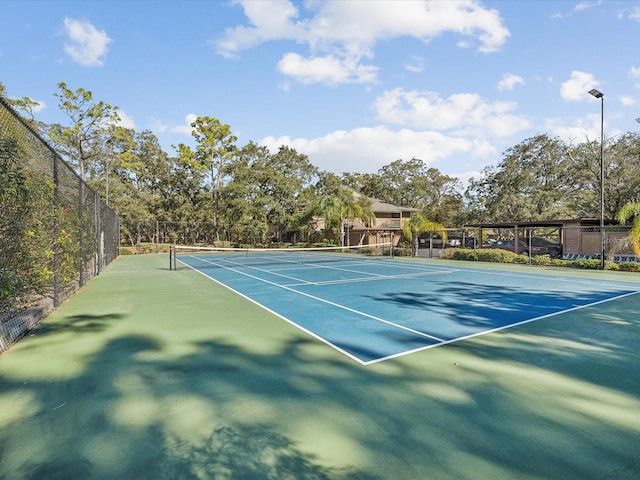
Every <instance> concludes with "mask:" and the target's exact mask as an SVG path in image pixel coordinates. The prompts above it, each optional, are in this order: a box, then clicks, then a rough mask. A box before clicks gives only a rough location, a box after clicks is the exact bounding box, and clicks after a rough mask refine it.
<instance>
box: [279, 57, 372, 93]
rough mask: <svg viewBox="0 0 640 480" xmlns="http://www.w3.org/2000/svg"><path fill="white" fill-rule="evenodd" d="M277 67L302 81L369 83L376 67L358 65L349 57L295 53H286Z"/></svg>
mask: <svg viewBox="0 0 640 480" xmlns="http://www.w3.org/2000/svg"><path fill="white" fill-rule="evenodd" d="M278 69H279V70H280V71H281V72H282V73H284V74H285V75H288V76H290V77H293V78H296V79H298V80H299V81H300V82H302V83H326V84H329V85H337V84H339V83H370V82H373V81H375V78H376V72H377V70H378V69H377V67H372V66H366V65H359V64H357V63H355V62H353V61H352V60H349V59H340V58H336V57H334V56H332V55H329V56H326V57H311V58H303V57H301V56H300V55H298V54H296V53H288V54H286V55H285V56H284V57H283V58H282V60H280V62H279V63H278Z"/></svg>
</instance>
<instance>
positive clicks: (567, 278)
mask: <svg viewBox="0 0 640 480" xmlns="http://www.w3.org/2000/svg"><path fill="white" fill-rule="evenodd" d="M192 258H196V259H198V260H201V261H204V262H206V263H210V264H212V265H217V266H219V267H221V268H224V269H227V270H230V271H233V272H235V273H239V274H241V275H246V276H248V277H250V278H254V279H257V280H259V281H261V282H265V283H268V284H271V285H274V286H276V287H280V288H283V289H286V290H289V291H291V292H293V293H297V294H299V295H303V296H306V297H310V298H313V299H316V300H318V301H321V302H324V303H328V304H330V305H333V306H336V307H338V308H343V309H345V310H348V311H351V312H353V313H356V314H360V315H363V316H365V317H369V318H371V319H373V320H376V321H380V322H383V323H386V324H389V325H391V326H395V327H397V328H400V329H403V330H407V331H410V332H412V333H415V334H417V335H419V336H423V337H426V338H430V339H433V340H436V341H437V342H438V343H434V344H429V345H425V346H423V347H418V348H415V349H412V350H407V351H403V352H398V353H396V354H393V355H388V356H386V357H380V358H376V359H374V360H370V361H368V362H367V361H363V360H361V359H360V358H358V357H357V356H355V355H353V354H351V353H349V352H348V351H346V350H344V349H342V348H340V347H339V346H337V345H335V344H333V343H331V342H330V341H328V340H327V339H326V338H324V337H321V336H319V335H318V334H316V333H314V332H312V331H310V330H307V329H306V328H304V327H303V326H301V325H299V324H297V323H296V322H293V321H291V320H290V319H288V318H286V317H284V316H283V315H281V314H279V313H277V312H275V311H273V310H271V309H269V308H268V307H266V306H264V305H262V304H261V303H259V302H257V301H255V300H254V299H252V298H251V297H248V296H246V295H244V294H242V293H240V292H238V291H237V290H235V289H233V288H231V287H229V286H228V285H226V284H224V283H222V282H220V281H218V280H216V279H215V278H213V277H210V276H208V275H207V274H206V273H204V272H202V271H200V270H199V269H197V268H195V267H192V266H191V265H188V264H185V263H184V262H181V263H183V264H185V265H187V266H188V267H189V268H191V269H192V270H195V271H196V272H198V273H200V274H201V275H203V276H205V277H207V278H208V279H210V280H213V281H214V282H216V283H218V284H219V285H221V286H223V287H225V288H227V289H228V290H230V291H232V292H234V293H236V294H238V295H240V296H242V297H244V298H246V299H247V300H249V301H250V302H252V303H254V304H255V305H258V306H259V307H261V308H263V309H264V310H266V311H268V312H270V313H272V314H274V315H276V316H277V317H279V318H281V319H283V320H285V321H286V322H287V323H289V324H291V325H293V326H294V327H296V328H298V329H299V330H301V331H304V332H305V333H307V334H308V335H311V336H312V337H314V338H316V339H317V340H319V341H321V342H322V343H324V344H326V345H328V346H330V347H332V348H333V349H335V350H337V351H339V352H340V353H342V354H343V355H345V356H347V357H349V358H351V359H352V360H354V361H356V362H358V363H359V364H361V365H364V366H367V365H372V364H375V363H379V362H383V361H385V360H390V359H393V358H399V357H402V356H405V355H409V354H412V353H416V352H419V351H423V350H427V349H430V348H435V347H439V346H442V345H447V344H450V343H455V342H459V341H462V340H468V339H471V338H474V337H478V336H481V335H485V334H488V333H495V332H498V331H501V330H505V329H508V328H512V327H517V326H520V325H524V324H527V323H531V322H535V321H538V320H542V319H545V318H549V317H553V316H556V315H561V314H564V313H568V312H572V311H575V310H580V309H584V308H587V307H592V306H595V305H599V304H602V303H606V302H610V301H614V300H618V299H620V298H625V297H628V296H632V295H637V294H640V290H639V291H633V292H629V293H625V294H621V295H618V296H615V297H612V298H606V299H603V300H599V301H596V302H592V303H589V304H585V305H578V306H575V307H572V308H569V309H565V310H560V311H557V312H553V313H549V314H546V315H541V316H538V317H535V318H531V319H527V320H522V321H520V322H516V323H512V324H508V325H503V326H501V327H496V328H493V329H490V330H483V331H480V332H476V333H472V334H469V335H465V336H462V337H457V338H452V339H449V340H445V339H441V338H438V337H435V336H432V335H428V334H425V333H422V332H418V331H415V330H413V329H410V328H407V327H403V326H402V325H398V324H396V323H393V322H390V321H388V320H384V319H381V318H377V317H374V316H372V315H368V314H366V313H364V312H358V311H356V310H353V309H350V308H348V307H345V306H343V305H340V304H336V303H334V302H330V301H327V300H324V299H322V298H318V297H314V296H313V295H309V294H306V293H304V292H299V291H297V290H294V289H292V288H289V287H288V286H285V285H279V284H277V283H274V282H270V281H268V280H263V279H261V278H259V277H255V276H253V275H249V274H247V273H245V272H241V271H238V270H236V269H233V268H229V267H226V266H224V265H220V264H217V263H215V262H210V261H208V260H205V259H202V258H199V257H196V256H192ZM178 261H180V260H178ZM243 266H244V265H243ZM404 266H406V265H403V267H404ZM444 268H445V267H444V266H442V267H437V268H431V269H420V268H416V269H417V270H422V271H425V270H431V271H433V270H441V271H443V273H452V272H454V271H457V272H459V271H469V272H477V273H484V274H490V275H497V276H510V277H523V278H528V279H533V278H542V277H546V278H549V279H553V280H556V281H571V282H574V283H583V284H590V285H593V283H594V282H595V283H599V284H602V285H610V286H616V287H620V283H624V284H628V285H629V288H631V284H633V283H635V282H615V283H609V280H607V279H599V278H588V279H585V278H576V277H571V276H566V275H562V274H557V275H556V274H549V273H532V274H526V273H509V272H500V271H495V270H490V269H486V270H485V269H481V268H468V267H464V266H461V268H459V269H455V270H451V271H449V270H445V269H444ZM265 272H267V273H271V272H269V271H265ZM434 273H435V272H434ZM302 285H304V284H302Z"/></svg>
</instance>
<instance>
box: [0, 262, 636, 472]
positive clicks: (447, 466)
mask: <svg viewBox="0 0 640 480" xmlns="http://www.w3.org/2000/svg"><path fill="white" fill-rule="evenodd" d="M397 261H404V260H401V259H398V260H397ZM408 261H411V260H408ZM415 261H420V262H430V260H415ZM432 262H438V263H437V264H438V265H444V264H446V262H445V261H442V260H433V261H432ZM168 267H169V261H168V258H167V256H166V255H148V256H130V257H126V256H125V257H121V258H119V259H118V260H116V261H115V262H114V263H113V264H111V265H110V266H109V267H107V268H106V269H105V270H104V271H103V273H102V274H101V275H100V276H98V277H96V278H94V279H93V280H91V281H90V282H89V283H88V285H86V286H85V287H84V289H83V290H82V291H80V292H79V293H78V294H76V295H75V296H74V297H72V298H71V299H70V300H68V301H67V302H66V303H64V304H63V305H62V306H61V307H60V308H59V309H58V310H57V311H56V312H54V313H53V314H52V315H51V316H50V317H49V318H47V319H46V320H45V321H44V322H43V323H42V325H41V327H40V328H39V329H38V330H36V331H34V332H32V333H31V334H30V335H29V336H27V337H26V338H24V339H23V340H21V341H20V342H19V343H18V344H16V345H15V346H14V347H13V348H11V349H10V350H9V351H8V352H7V353H5V354H3V355H2V356H0V478H2V479H11V480H13V479H16V480H18V479H191V478H193V479H196V478H198V479H209V478H211V479H339V480H343V479H344V480H346V479H363V480H364V479H366V480H374V479H390V480H391V479H393V480H395V479H421V480H422V479H492V480H497V479H510V480H511V479H563V480H566V479H581V480H583V479H629V480H631V479H634V480H635V479H638V478H640V448H639V445H640V413H639V412H640V368H639V366H640V361H639V360H640V353H639V352H640V349H639V347H640V295H639V294H636V295H629V296H625V297H624V298H619V299H616V300H612V301H608V302H604V303H600V304H597V305H592V306H589V307H586V308H582V309H577V310H572V311H568V312H566V313H562V314H559V315H554V316H551V317H548V318H542V319H540V320H537V321H535V322H531V323H526V324H523V325H518V326H515V327H513V328H509V329H505V330H500V331H496V332H493V333H488V334H486V335H482V336H478V337H474V338H471V339H468V340H461V341H459V342H456V343H451V344H447V345H443V346H440V347H437V348H431V349H426V350H423V351H418V352H415V353H412V354H410V355H405V356H401V357H398V358H392V359H389V360H387V361H384V362H380V363H375V364H371V365H367V366H365V365H361V364H358V363H357V362H354V361H352V360H351V359H350V358H348V357H346V356H344V355H342V354H341V353H340V352H338V351H336V350H334V349H332V348H330V347H329V346H328V345H326V344H325V343H323V342H321V341H319V340H317V339H315V338H313V337H312V336H310V335H308V334H307V333H305V332H304V331H302V330H300V329H298V328H296V327H295V326H293V325H291V324H289V323H287V322H286V321H284V320H282V319H281V318H279V317H278V316H276V315H274V314H272V313H269V312H268V311H266V310H264V309H262V308H260V307H259V306H258V305H256V304H255V303H252V302H250V301H248V300H247V299H245V298H243V297H241V296H240V295H237V294H235V293H233V292H232V291H230V290H228V289H227V288H225V287H223V286H221V285H219V284H217V283H215V282H213V281H211V280H210V279H208V278H206V277H205V276H203V275H201V274H199V273H197V272H195V271H193V270H190V269H180V270H177V271H169V269H168ZM476 267H478V268H488V269H495V268H499V269H503V270H506V271H520V272H522V271H531V270H527V269H531V268H534V267H526V266H520V267H516V266H505V265H500V266H490V265H476ZM536 271H537V270H536ZM544 271H545V272H546V273H549V274H554V272H558V274H559V275H562V276H566V275H578V276H580V277H581V278H598V279H610V280H611V281H617V280H623V281H625V282H638V284H639V286H640V277H639V276H638V275H637V274H625V273H615V272H584V271H580V272H578V271H567V270H552V269H545V270H544ZM639 290H640V288H639Z"/></svg>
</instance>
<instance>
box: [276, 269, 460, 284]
mask: <svg viewBox="0 0 640 480" xmlns="http://www.w3.org/2000/svg"><path fill="white" fill-rule="evenodd" d="M454 271H455V270H442V271H440V272H422V273H417V272H416V273H405V274H400V275H384V276H381V277H359V278H346V279H344V280H325V281H324V282H307V281H304V280H301V281H300V283H289V284H286V286H287V287H301V286H304V285H313V286H318V287H320V286H324V285H339V284H341V283H360V282H377V281H379V280H396V279H397V280H402V279H404V278H419V277H429V276H432V275H442V274H445V273H453V272H454Z"/></svg>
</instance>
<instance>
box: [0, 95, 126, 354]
mask: <svg viewBox="0 0 640 480" xmlns="http://www.w3.org/2000/svg"><path fill="white" fill-rule="evenodd" d="M118 242H119V225H118V217H117V215H116V214H115V212H114V211H113V210H112V209H111V208H109V207H108V206H107V205H105V204H104V203H103V202H102V201H101V200H100V199H99V197H98V195H97V193H96V192H95V191H93V190H91V189H90V188H89V187H88V186H87V185H86V184H85V183H84V182H83V181H82V180H81V179H80V177H79V176H78V175H77V174H76V173H75V171H74V170H73V169H72V168H70V167H69V166H68V165H67V164H66V163H65V162H64V161H63V160H62V159H61V158H60V157H59V156H58V155H57V154H56V153H55V151H54V150H53V149H52V148H51V147H50V146H49V145H48V144H47V143H46V142H45V141H44V140H43V139H42V138H41V137H40V136H39V135H38V134H37V133H36V132H35V131H34V130H33V129H32V128H31V127H30V126H29V125H28V123H27V122H26V121H24V120H23V119H22V118H21V117H20V116H19V115H18V114H17V113H16V112H15V111H14V110H13V109H12V108H11V107H10V105H9V104H8V103H7V102H6V101H5V100H4V99H2V98H1V97H0V352H2V351H4V350H6V349H7V348H8V347H9V346H10V345H11V344H12V343H13V342H15V340H17V339H18V338H20V337H21V336H22V335H24V333H25V332H26V331H28V330H29V329H31V328H33V327H34V326H35V325H37V324H38V322H39V321H40V320H41V318H42V317H43V316H45V315H46V314H47V313H49V311H51V310H52V309H53V308H55V307H57V306H58V305H59V304H60V303H61V302H62V301H63V300H64V299H65V298H67V297H68V296H70V295H71V294H72V293H73V292H75V291H76V290H77V289H78V288H79V287H81V286H82V285H83V284H84V283H85V282H86V281H87V280H88V279H90V278H91V277H93V276H94V275H97V274H98V273H99V272H100V270H101V269H102V267H103V266H104V265H106V264H107V263H109V262H111V261H112V260H114V259H115V258H116V256H117V254H118Z"/></svg>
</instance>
